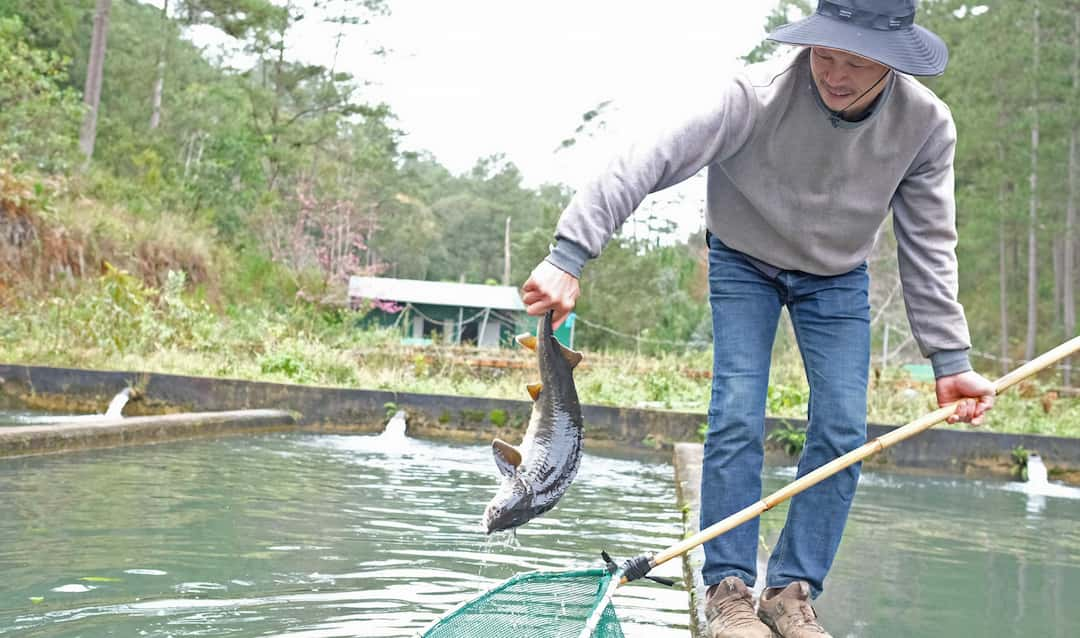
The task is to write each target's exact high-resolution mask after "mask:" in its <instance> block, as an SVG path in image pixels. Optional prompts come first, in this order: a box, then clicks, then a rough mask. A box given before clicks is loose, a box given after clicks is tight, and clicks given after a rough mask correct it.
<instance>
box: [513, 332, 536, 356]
mask: <svg viewBox="0 0 1080 638" xmlns="http://www.w3.org/2000/svg"><path fill="white" fill-rule="evenodd" d="M514 340H515V341H517V342H518V343H519V344H521V345H522V346H523V347H525V348H528V349H529V350H532V351H533V352H536V335H531V334H529V333H527V332H526V333H525V334H520V335H518V336H516V337H514Z"/></svg>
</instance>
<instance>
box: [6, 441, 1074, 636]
mask: <svg viewBox="0 0 1080 638" xmlns="http://www.w3.org/2000/svg"><path fill="white" fill-rule="evenodd" d="M671 475H672V468H671V466H670V465H669V464H667V463H665V462H663V461H655V460H649V461H642V460H627V459H614V458H607V457H601V456H595V455H587V457H586V459H585V460H584V461H583V464H582V470H581V473H580V475H579V477H578V479H577V481H576V482H575V483H574V486H573V487H572V488H571V490H570V492H569V493H568V494H567V496H566V497H565V498H564V499H563V501H562V503H560V505H559V506H558V507H557V508H556V509H555V510H553V511H551V512H549V513H548V514H547V515H545V516H544V517H542V518H540V519H537V520H535V521H533V522H531V523H529V524H528V525H526V526H524V527H523V528H521V531H520V532H519V533H518V535H517V540H516V546H514V545H510V544H508V542H507V540H506V539H505V538H500V539H495V540H491V539H488V538H487V537H485V536H484V535H483V534H482V533H481V532H480V529H479V518H480V513H481V512H482V510H483V507H484V505H485V504H486V503H487V500H488V499H489V498H490V496H491V494H492V493H493V490H494V487H495V484H496V479H495V470H494V464H493V462H492V460H491V455H490V448H489V447H488V446H472V445H470V446H462V445H450V444H445V443H435V442H427V441H416V440H410V439H395V440H388V439H386V438H382V437H371V436H329V435H306V434H288V435H272V436H260V437H250V438H243V439H241V438H235V439H219V440H198V441H185V442H175V443H168V444H161V445H153V446H145V447H132V448H121V449H115V450H104V451H96V452H83V453H78V454H69V455H64V456H52V457H34V458H27V459H13V460H6V461H2V462H0V539H4V540H3V542H2V543H0V636H5V637H6V636H19V637H24V636H26V637H31V638H76V637H79V638H94V637H98V636H159V637H175V638H183V637H189V636H282V637H289V638H324V637H338V636H342V637H344V636H362V637H365V638H366V637H371V638H375V637H381V636H411V635H413V634H414V633H415V632H416V631H418V630H419V629H421V628H422V627H423V626H425V625H426V624H427V623H428V622H430V621H431V620H432V619H434V618H436V617H437V616H438V615H440V614H441V613H442V612H443V611H445V610H447V609H449V608H450V607H452V606H454V605H456V604H457V603H459V602H461V601H462V600H465V599H468V598H471V597H473V596H475V595H476V594H478V593H480V592H482V591H484V590H486V589H487V588H489V587H491V586H493V585H495V584H497V583H499V582H501V581H502V580H504V579H506V578H508V577H510V576H512V575H514V574H516V573H519V572H522V571H526V570H532V569H560V570H561V569H576V568H582V567H595V566H597V564H598V562H599V561H598V553H599V551H600V550H601V549H607V550H608V551H609V552H611V553H612V554H613V555H615V556H617V557H619V558H625V557H628V556H631V555H635V554H638V553H640V552H642V551H646V550H656V549H661V548H663V547H667V546H668V545H670V544H672V543H674V542H675V541H676V539H677V537H678V535H679V518H680V516H679V513H678V511H677V509H676V508H675V505H674V488H673V485H672V481H671ZM791 478H792V475H791V470H790V468H771V469H770V470H769V471H768V475H767V477H766V489H768V490H770V491H771V490H774V489H777V488H779V487H781V486H782V485H783V484H785V483H787V482H788V481H790V480H791ZM1066 495H1068V493H1066ZM1078 506H1080V501H1078V500H1076V499H1075V498H1071V497H1064V498H1063V497H1060V496H1059V495H1052V496H1046V495H1035V494H1028V493H1025V492H1024V491H1023V490H1022V487H1021V486H1018V484H1008V483H999V482H979V481H968V480H960V479H945V478H927V477H907V476H898V475H888V474H880V473H875V472H870V471H867V472H864V474H863V481H862V485H861V487H860V490H859V494H858V496H857V497H856V501H855V505H854V507H853V510H852V516H851V522H850V525H849V527H848V531H847V533H846V535H845V538H844V541H843V545H842V547H841V551H840V555H839V557H838V558H837V561H836V564H835V566H834V569H833V572H832V574H831V576H830V579H829V581H827V583H826V592H825V594H824V595H823V596H822V597H821V598H820V599H819V600H818V601H817V603H816V605H815V606H816V608H817V610H818V612H819V614H820V615H821V617H822V620H823V623H824V624H825V625H826V627H828V628H829V629H830V631H831V632H832V633H833V634H834V635H836V636H837V637H838V638H839V637H844V636H849V637H861V636H874V637H875V638H880V637H885V638H889V637H897V638H899V637H901V636H903V637H910V636H968V635H986V636H1017V637H1019V636H1062V637H1064V636H1074V635H1076V628H1077V627H1080V605H1076V592H1077V591H1080V507H1078ZM783 509H784V508H783V507H780V508H777V509H776V510H774V511H771V512H768V513H767V514H766V518H765V521H764V527H763V529H764V530H766V534H765V542H766V543H767V544H771V543H772V542H774V540H775V532H776V530H777V528H778V527H779V525H780V524H781V522H782V520H783V519H782V516H783V513H784V512H783ZM677 562H678V561H672V562H671V563H669V564H668V565H665V566H664V567H663V568H661V570H659V571H661V572H662V573H664V574H666V575H672V574H677V573H678V566H677ZM686 607H687V596H686V594H685V593H684V592H682V591H681V590H679V589H667V588H663V587H660V586H657V585H652V584H647V585H638V584H637V583H635V584H632V585H629V586H627V587H624V588H622V589H620V595H619V596H618V597H617V598H616V608H617V609H618V612H619V614H620V617H621V618H622V620H623V628H624V630H626V633H627V634H628V635H630V636H640V637H643V638H644V637H645V636H649V637H653V636H658V637H661V638H664V637H668V636H672V637H673V636H680V637H683V638H685V637H686V636H688V630H687V612H686Z"/></svg>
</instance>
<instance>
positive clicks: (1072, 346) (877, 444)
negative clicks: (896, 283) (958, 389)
mask: <svg viewBox="0 0 1080 638" xmlns="http://www.w3.org/2000/svg"><path fill="white" fill-rule="evenodd" d="M1077 351H1080V336H1078V337H1073V338H1072V339H1070V340H1068V341H1066V342H1065V343H1063V344H1061V345H1059V346H1057V347H1056V348H1053V349H1052V350H1049V351H1047V352H1045V353H1043V354H1041V355H1039V356H1038V357H1036V358H1034V359H1032V360H1031V361H1029V362H1027V363H1025V364H1024V365H1022V366H1020V367H1018V368H1016V369H1015V370H1013V371H1012V372H1010V373H1008V374H1006V375H1005V376H1003V377H1001V378H1000V379H998V380H997V381H995V382H994V393H995V394H1001V393H1002V392H1004V391H1005V390H1007V389H1009V388H1011V387H1012V386H1014V385H1016V384H1017V383H1019V382H1021V381H1023V380H1024V379H1027V378H1028V377H1030V376H1032V375H1033V374H1035V373H1036V372H1039V371H1041V370H1044V369H1046V368H1049V367H1050V366H1052V365H1054V364H1055V363H1057V362H1059V361H1061V360H1062V359H1065V358H1067V357H1069V356H1071V355H1073V354H1075V353H1076V352H1077ZM956 406H957V404H956V403H950V404H949V405H946V406H944V407H941V408H938V409H937V410H934V411H933V412H931V413H929V414H927V415H925V416H923V417H921V418H919V419H916V420H914V421H912V422H911V423H908V424H907V425H904V426H902V427H899V428H896V429H895V430H892V431H891V432H889V433H887V434H884V435H882V436H879V437H877V438H876V439H874V440H873V441H870V442H868V443H866V444H864V445H862V446H860V447H858V448H856V449H854V450H852V451H850V452H848V453H847V454H845V455H843V456H841V457H838V458H836V459H833V460H832V461H830V462H829V463H826V464H825V465H822V466H821V467H819V468H817V469H816V470H814V471H812V472H809V473H807V474H806V475H804V476H803V477H801V478H799V479H796V480H795V481H793V482H791V483H789V484H787V485H786V486H784V487H782V488H780V489H779V490H777V491H775V492H773V493H772V494H770V495H768V496H766V497H765V498H763V499H761V500H760V501H758V502H757V503H754V504H753V505H750V506H749V507H746V508H744V509H742V510H740V511H738V512H735V513H734V514H732V515H731V516H728V517H727V518H725V519H723V520H721V521H719V522H717V523H714V524H712V525H710V526H709V527H707V528H705V529H703V530H701V531H700V532H698V533H697V534H694V535H693V536H690V537H689V538H686V539H685V540H683V541H682V542H680V543H677V544H675V545H672V546H671V547H669V548H667V549H665V550H663V551H661V552H658V553H656V554H654V555H652V556H650V557H649V568H650V569H652V568H654V567H656V566H658V565H662V564H664V563H666V562H668V561H669V560H671V559H672V558H675V557H676V556H682V555H683V554H685V553H686V552H688V551H690V550H692V549H694V548H695V547H697V546H698V545H701V544H703V543H705V542H707V541H710V540H712V539H714V538H716V537H717V536H719V535H721V534H723V533H724V532H727V531H728V530H730V529H732V528H735V527H738V526H739V525H742V524H743V523H745V522H747V521H749V520H752V519H754V518H756V517H758V516H761V514H763V513H764V512H766V511H768V510H770V509H772V508H773V507H775V506H776V505H778V504H780V503H782V502H784V501H786V500H787V499H789V498H791V497H792V496H795V495H796V494H798V493H799V492H802V491H803V490H806V489H807V488H809V487H812V486H814V485H816V484H818V483H820V482H821V481H823V480H825V479H826V478H828V477H830V476H832V475H833V474H836V473H837V472H839V471H841V470H843V469H845V468H847V467H849V466H851V465H854V464H855V463H858V462H859V461H862V460H863V459H865V458H866V457H868V456H871V455H872V454H876V453H877V452H880V451H881V450H884V449H885V448H887V447H891V446H893V445H895V444H896V443H899V442H900V441H903V440H905V439H909V438H911V437H913V436H915V435H916V434H919V433H921V432H923V431H925V430H928V429H930V428H931V427H933V426H935V425H937V424H938V423H941V422H942V421H944V420H945V419H947V418H949V417H950V416H952V415H953V413H954V412H956ZM626 582H627V580H626V578H625V577H623V579H622V580H621V582H620V584H625V583H626Z"/></svg>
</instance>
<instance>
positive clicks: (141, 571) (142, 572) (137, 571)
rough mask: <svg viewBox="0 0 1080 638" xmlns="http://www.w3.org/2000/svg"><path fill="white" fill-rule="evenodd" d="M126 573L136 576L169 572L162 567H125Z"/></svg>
mask: <svg viewBox="0 0 1080 638" xmlns="http://www.w3.org/2000/svg"><path fill="white" fill-rule="evenodd" d="M124 573H125V574H135V575H136V576H164V575H166V574H168V573H169V572H164V571H161V570H160V569H125V570H124Z"/></svg>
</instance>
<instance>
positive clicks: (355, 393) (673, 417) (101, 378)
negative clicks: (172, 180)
mask: <svg viewBox="0 0 1080 638" xmlns="http://www.w3.org/2000/svg"><path fill="white" fill-rule="evenodd" d="M129 387H130V388H133V389H134V390H135V392H136V393H137V395H138V396H139V397H140V399H139V400H136V401H133V402H132V403H130V404H129V405H128V407H127V408H125V414H127V415H131V416H150V415H161V414H178V413H200V412H212V413H213V412H217V413H224V412H236V411H243V410H277V411H280V412H281V413H282V414H283V415H287V416H288V418H289V419H291V423H286V422H285V421H277V420H273V422H272V423H268V424H266V425H265V426H256V425H253V424H252V423H251V422H250V421H247V420H244V419H241V420H240V421H241V422H243V423H244V424H245V425H243V426H238V427H239V429H240V430H243V431H253V429H258V428H263V429H266V428H275V429H289V428H292V429H303V430H309V431H320V432H347V433H376V432H380V431H382V429H383V427H384V424H385V422H386V420H387V418H388V413H392V411H396V410H399V409H400V410H404V411H405V412H406V413H407V415H408V422H409V432H410V434H411V435H413V436H419V437H427V438H437V439H443V440H457V441H490V440H491V439H492V438H494V437H496V436H498V437H501V438H504V439H507V440H514V439H515V438H520V436H521V433H523V432H524V430H525V427H526V425H527V424H528V419H529V414H530V412H531V409H532V402H531V401H529V400H527V399H523V400H520V401H516V400H509V399H491V398H482V397H462V396H445V395H432V394H418V393H408V392H394V391H389V390H363V389H352V388H335V387H321V386H307V385H295V384H285V383H269V382H261V381H244V380H238V379H222V378H212V377H196V376H185V375H175V374H159V373H154V372H140V371H103V370H84V369H77V368H58V367H48V366H28V365H14V364H0V408H2V407H3V406H4V405H5V404H8V405H11V406H22V407H29V408H31V409H35V408H37V409H46V410H67V411H72V412H82V413H88V414H93V413H99V412H102V411H104V409H105V406H106V405H107V404H108V403H109V401H110V399H111V398H112V397H113V396H114V395H115V394H116V393H118V392H119V391H121V390H123V389H124V388H129ZM523 394H524V392H523ZM582 412H583V417H584V420H585V424H586V445H587V447H588V448H589V449H593V450H595V451H613V452H626V453H634V452H640V453H647V452H650V451H654V452H670V451H672V450H673V449H674V447H675V444H676V443H678V442H687V441H689V442H697V441H701V428H702V426H703V425H704V423H705V420H706V416H705V415H704V414H701V413H687V412H674V411H664V410H654V409H638V408H620V407H609V406H597V405H583V406H582ZM279 418H280V419H284V418H285V417H284V416H280V415H279V416H275V417H274V419H279ZM123 420H124V421H125V422H127V421H131V418H130V416H129V417H127V418H125V419H123ZM805 425H806V423H805V421H803V420H801V419H767V420H766V432H767V433H770V432H772V431H774V430H777V429H779V428H786V427H796V428H804V427H805ZM16 427H17V428H20V429H24V428H26V427H30V426H16ZM143 427H149V426H143ZM892 429H894V426H886V425H878V424H871V425H869V426H868V428H867V435H868V438H874V437H877V436H881V435H883V434H885V433H887V432H889V431H891V430H892ZM226 430H229V428H228V427H226V426H223V425H221V424H220V423H219V424H218V425H217V426H216V430H213V431H212V429H206V428H203V433H202V434H197V433H194V432H189V433H188V435H207V434H211V433H214V432H218V433H223V432H225V431H226ZM3 440H4V439H0V441H3ZM120 440H122V439H120ZM118 444H119V443H118ZM0 445H3V444H2V443H0ZM1019 447H1023V448H1024V449H1026V450H1030V451H1037V452H1038V453H1039V454H1040V455H1041V457H1042V459H1043V462H1044V463H1045V464H1046V466H1047V467H1048V468H1049V469H1050V471H1051V476H1050V478H1051V480H1062V481H1065V482H1069V483H1074V484H1080V439H1069V438H1061V437H1050V436H1041V435H1034V434H999V433H991V432H974V431H963V430H947V429H932V430H929V431H927V432H924V433H922V434H920V435H918V436H916V437H914V438H912V439H909V440H907V441H904V442H901V443H899V444H897V445H896V446H894V447H891V448H888V449H886V450H884V451H883V452H881V453H879V454H877V455H875V456H873V457H871V458H870V459H868V460H867V461H865V465H866V466H867V467H868V468H874V469H882V470H894V469H895V470H898V471H906V472H915V473H934V474H948V475H964V476H969V477H999V478H1010V476H1011V475H1012V474H1013V472H1014V470H1015V462H1014V461H1013V459H1012V451H1013V450H1014V449H1016V448H1019ZM769 454H770V461H775V462H777V463H783V464H790V463H792V462H793V459H792V457H789V456H788V455H787V454H785V453H784V452H783V451H782V450H780V449H772V448H770V451H769ZM3 455H4V452H3V451H0V456H3Z"/></svg>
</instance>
